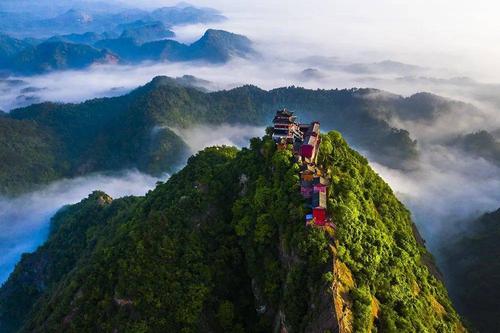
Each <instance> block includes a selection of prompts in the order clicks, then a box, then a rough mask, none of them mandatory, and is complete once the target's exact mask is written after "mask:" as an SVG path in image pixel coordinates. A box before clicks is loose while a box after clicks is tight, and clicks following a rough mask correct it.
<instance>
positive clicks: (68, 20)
mask: <svg viewBox="0 0 500 333" xmlns="http://www.w3.org/2000/svg"><path fill="white" fill-rule="evenodd" d="M51 6H52V5H49V6H47V8H50V7H51ZM75 7H76V8H73V9H69V10H67V11H65V12H62V13H58V14H55V16H54V17H42V18H40V17H38V16H37V13H36V12H32V11H31V10H30V8H29V7H25V9H24V12H23V11H18V12H11V11H9V9H10V8H8V7H7V8H5V9H4V10H5V11H4V12H2V11H1V10H0V18H1V19H2V20H0V31H3V32H5V33H9V34H14V35H16V36H19V37H27V36H30V37H38V38H44V37H45V38H47V37H50V36H52V35H56V34H71V33H85V32H89V31H91V32H97V33H103V32H106V31H110V30H112V29H113V28H115V27H116V26H117V25H122V24H127V23H130V22H134V21H138V20H141V21H144V22H152V21H160V22H162V23H163V24H164V25H165V26H167V27H172V26H175V25H180V24H193V23H211V22H218V21H221V20H224V19H225V17H224V16H223V15H222V14H221V13H220V12H218V11H217V10H215V9H212V8H198V7H194V6H191V5H189V4H179V5H177V6H171V7H162V8H158V9H156V10H153V11H145V10H141V9H136V8H126V7H123V6H116V9H115V10H112V9H109V8H108V10H102V8H101V7H102V6H100V5H99V4H97V3H94V2H91V1H89V2H86V3H84V2H82V4H81V5H80V6H76V4H75ZM0 8H2V5H0ZM17 8H22V7H21V6H20V5H18V6H17ZM47 8H44V9H43V10H41V13H40V14H41V15H43V14H46V15H50V14H54V13H53V12H52V11H50V10H49V9H47ZM10 10H11V9H10Z"/></svg>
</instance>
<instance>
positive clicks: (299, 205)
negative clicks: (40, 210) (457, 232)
mask: <svg viewBox="0 0 500 333" xmlns="http://www.w3.org/2000/svg"><path fill="white" fill-rule="evenodd" d="M319 165H320V166H321V167H322V169H323V170H325V172H326V174H327V175H328V176H329V178H330V179H331V185H330V187H329V188H330V190H329V198H328V209H329V214H330V215H331V216H332V217H333V219H334V222H335V225H336V227H335V228H334V229H332V228H326V229H321V228H317V227H306V226H305V225H304V214H305V212H306V211H305V208H304V204H305V202H304V199H302V196H301V195H300V191H299V182H298V180H299V174H298V171H299V166H298V164H296V163H295V162H294V158H293V156H292V152H291V150H280V151H278V150H276V146H275V144H274V142H273V141H272V140H271V139H270V137H264V139H257V138H255V139H252V141H251V145H250V148H248V149H243V150H241V151H238V150H237V149H235V148H229V147H215V148H208V149H206V150H204V151H202V152H200V153H198V154H197V155H196V156H194V157H191V158H190V159H189V161H188V164H187V166H186V167H185V168H184V169H183V170H182V171H180V172H179V173H177V174H175V175H173V176H172V177H171V178H170V180H169V181H168V182H166V183H163V184H159V185H158V186H157V188H156V189H155V190H153V191H151V192H149V193H148V194H147V195H146V196H145V197H137V198H134V197H129V198H124V199H117V200H112V199H111V198H110V197H109V196H107V195H106V194H105V193H102V192H95V193H93V194H92V195H91V196H89V197H88V198H87V199H85V200H83V201H82V202H81V203H79V204H76V205H73V206H69V207H66V208H63V209H62V210H61V211H60V212H59V213H58V214H57V215H56V216H55V217H54V218H53V220H52V228H51V233H50V236H49V239H48V241H47V242H46V243H45V244H44V245H43V246H41V247H40V248H39V249H38V250H37V251H36V252H35V253H33V254H26V255H24V256H23V259H22V260H21V262H20V263H19V264H18V265H17V267H16V269H15V271H14V273H13V274H12V275H11V277H10V279H9V280H8V281H7V282H6V283H5V284H4V286H3V287H2V288H1V289H0V329H1V330H2V332H6V333H10V332H17V331H19V332H62V331H64V332H81V331H86V332H87V331H88V332H97V331H106V332H108V331H109V332H113V331H118V332H124V331H125V332H150V331H153V332H179V331H181V332H200V331H204V332H206V331H211V332H271V331H273V330H280V329H282V330H285V331H287V332H290V333H293V332H303V331H307V332H373V331H379V332H462V331H464V328H463V326H462V324H461V323H460V319H459V317H458V316H457V314H456V312H455V311H454V309H453V307H452V305H451V303H450V301H449V299H448V296H447V293H446V289H445V288H444V286H443V284H442V283H441V282H440V281H439V279H438V278H436V277H435V276H434V275H433V273H432V272H433V271H434V269H433V265H432V259H431V258H430V255H429V254H428V252H427V251H426V250H425V248H424V247H423V245H422V244H419V242H417V240H416V239H419V237H418V235H416V234H414V233H415V232H416V229H415V227H414V225H413V223H412V221H411V219H410V214H409V212H408V210H407V209H406V208H405V207H404V206H403V205H402V204H401V203H400V202H399V201H398V200H397V199H396V197H395V196H394V195H393V193H392V191H391V189H390V188H389V186H388V185H387V184H386V183H385V182H384V181H383V180H382V179H381V178H380V177H378V176H377V175H376V174H375V173H374V172H373V171H372V170H371V168H370V167H369V165H368V162H367V160H366V159H365V158H363V157H362V156H361V155H359V154H357V153H356V152H355V151H353V150H351V149H350V148H349V147H348V146H347V144H346V143H345V141H344V140H343V139H342V137H341V136H340V134H339V133H337V132H330V133H329V134H327V135H324V136H323V140H322V144H321V149H320V156H319ZM14 295H15V297H13V296H14Z"/></svg>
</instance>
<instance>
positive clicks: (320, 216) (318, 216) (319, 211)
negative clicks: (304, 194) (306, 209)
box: [313, 207, 326, 225]
mask: <svg viewBox="0 0 500 333" xmlns="http://www.w3.org/2000/svg"><path fill="white" fill-rule="evenodd" d="M313 216H314V220H315V222H316V224H319V225H324V224H325V222H326V209H324V208H321V207H317V208H314V209H313Z"/></svg>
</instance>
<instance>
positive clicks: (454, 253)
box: [445, 209, 500, 333]
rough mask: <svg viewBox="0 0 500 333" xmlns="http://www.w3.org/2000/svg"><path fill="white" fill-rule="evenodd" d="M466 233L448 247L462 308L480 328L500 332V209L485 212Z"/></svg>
mask: <svg viewBox="0 0 500 333" xmlns="http://www.w3.org/2000/svg"><path fill="white" fill-rule="evenodd" d="M471 228H472V229H471V230H470V231H469V232H468V233H467V235H465V236H463V237H460V238H459V239H458V240H457V241H455V242H454V243H452V244H450V245H448V246H447V248H445V258H446V260H447V262H446V263H445V264H446V267H447V269H449V270H450V274H449V278H450V280H451V281H450V283H451V285H452V286H453V290H455V295H454V299H456V301H457V307H458V308H459V310H460V312H461V313H462V314H463V315H464V316H465V317H466V318H467V319H468V320H470V321H471V323H472V325H473V326H474V327H475V328H477V329H478V330H479V332H485V333H489V332H491V333H493V332H498V318H500V278H499V277H500V261H499V260H498V258H500V209H499V210H497V211H495V212H491V213H487V214H484V215H483V216H482V217H480V218H479V219H477V220H476V221H474V222H473V224H472V227H471Z"/></svg>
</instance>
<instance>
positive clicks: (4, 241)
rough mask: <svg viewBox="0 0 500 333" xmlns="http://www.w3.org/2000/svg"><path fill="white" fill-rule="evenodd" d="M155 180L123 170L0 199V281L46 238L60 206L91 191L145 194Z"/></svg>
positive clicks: (57, 183) (77, 200)
mask: <svg viewBox="0 0 500 333" xmlns="http://www.w3.org/2000/svg"><path fill="white" fill-rule="evenodd" d="M163 178H166V176H165V177H163ZM158 180H159V179H157V178H154V177H150V176H147V175H144V174H142V173H140V172H138V171H125V172H123V173H120V174H116V175H112V176H111V175H108V176H106V175H93V176H88V177H80V178H75V179H70V180H61V181H58V182H55V183H53V184H51V185H49V186H47V187H46V188H44V189H41V190H39V191H36V192H32V193H28V194H25V195H22V196H20V197H17V198H14V199H7V198H0V283H2V282H3V281H5V280H6V279H7V277H8V275H9V274H10V272H11V271H12V269H13V268H14V265H15V264H16V263H17V262H18V261H19V258H20V256H21V254H22V253H24V252H31V251H33V250H35V249H36V247H37V246H39V245H40V244H41V243H42V242H43V241H44V240H45V239H46V237H47V234H48V230H49V221H50V218H51V216H53V215H54V213H55V212H56V211H57V210H58V209H60V208H61V207H62V206H64V205H68V204H74V203H77V202H79V201H81V200H82V199H83V198H85V197H87V196H88V195H89V194H90V193H92V192H93V191H94V190H102V191H104V192H106V193H107V194H109V195H110V196H111V197H113V198H115V199H116V198H119V197H122V196H127V195H144V194H146V192H147V191H148V190H150V189H152V188H154V186H155V184H156V182H157V181H158Z"/></svg>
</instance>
